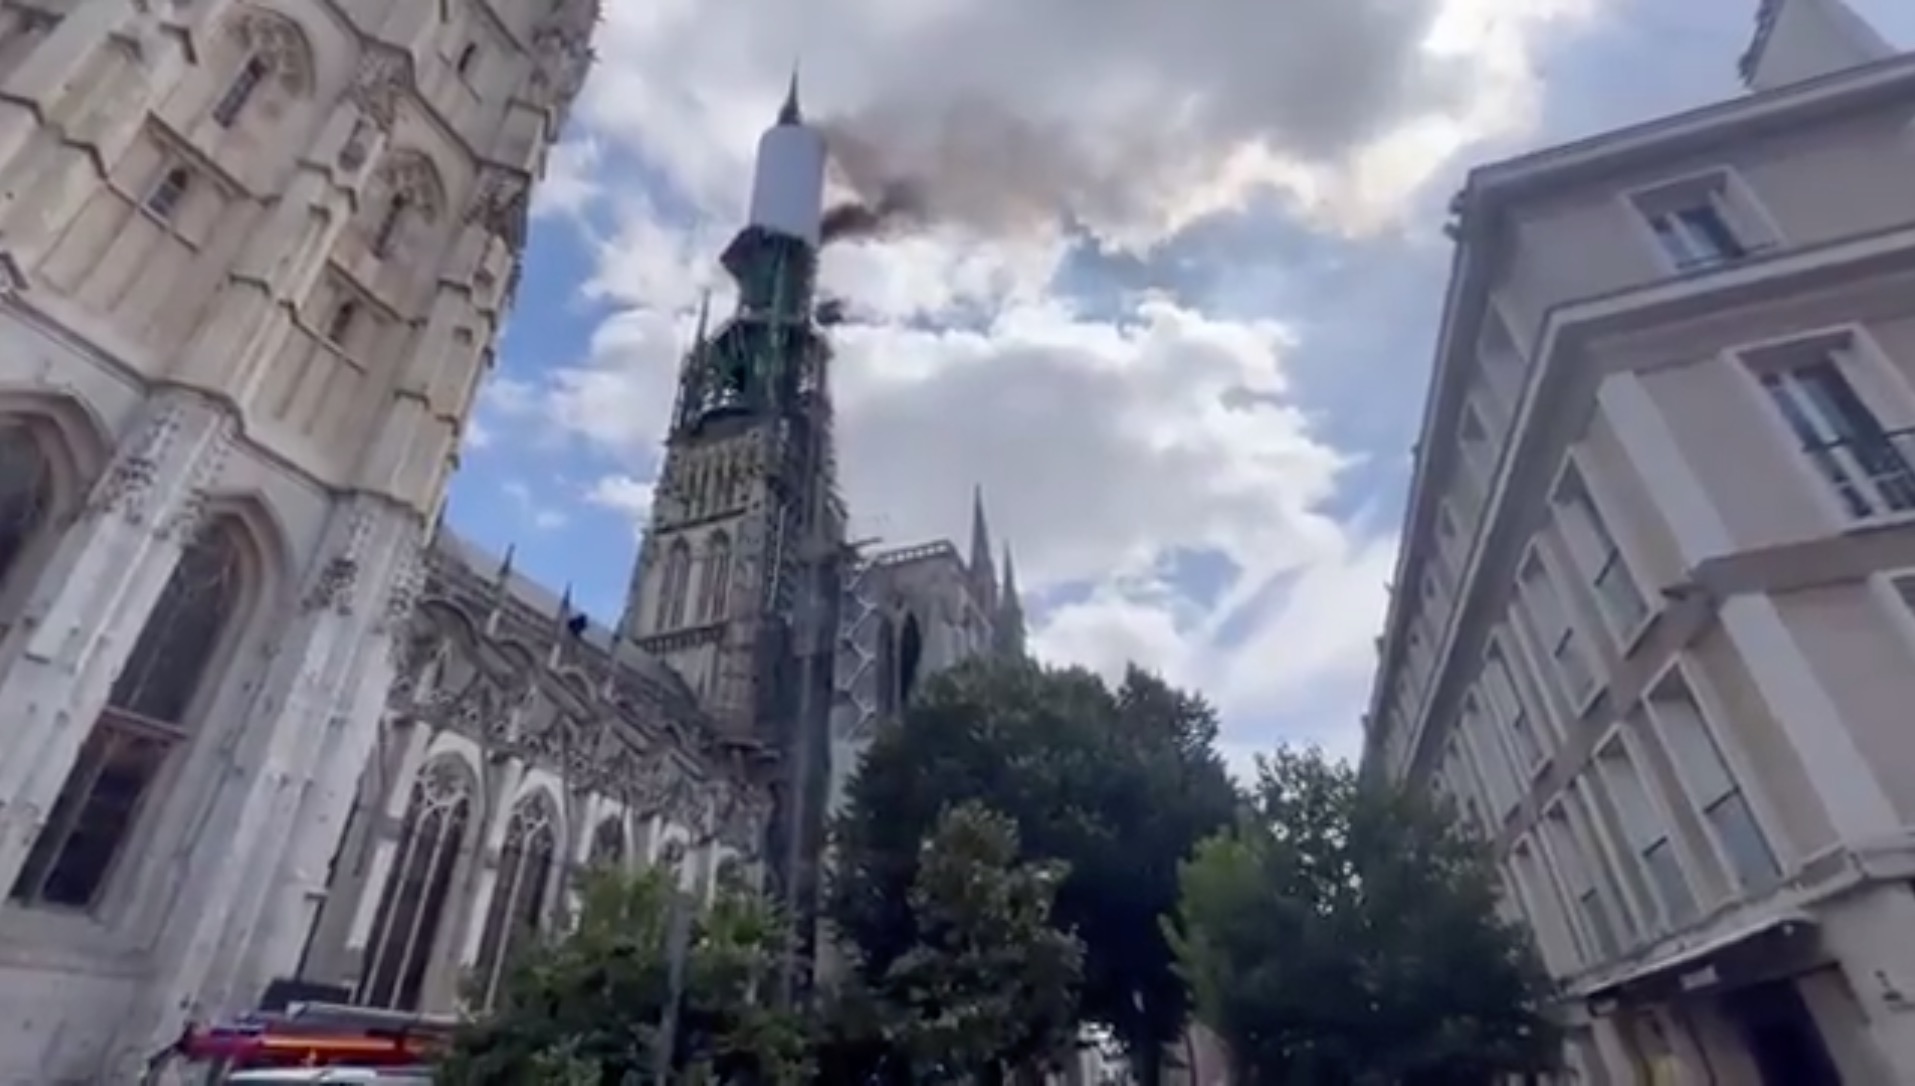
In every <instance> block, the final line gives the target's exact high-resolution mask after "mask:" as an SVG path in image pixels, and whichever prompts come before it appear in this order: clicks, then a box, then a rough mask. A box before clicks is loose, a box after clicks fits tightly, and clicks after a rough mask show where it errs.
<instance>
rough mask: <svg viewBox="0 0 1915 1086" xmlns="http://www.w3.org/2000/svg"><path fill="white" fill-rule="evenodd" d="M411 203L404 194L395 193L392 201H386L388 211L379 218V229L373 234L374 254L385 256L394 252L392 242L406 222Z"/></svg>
mask: <svg viewBox="0 0 1915 1086" xmlns="http://www.w3.org/2000/svg"><path fill="white" fill-rule="evenodd" d="M410 202H411V201H409V200H408V199H407V198H406V194H405V193H403V192H395V193H393V194H392V199H390V200H387V201H386V209H385V211H384V212H382V213H380V216H379V229H378V230H376V231H374V232H373V236H372V251H373V252H375V253H377V254H378V255H380V256H385V255H386V254H387V253H389V252H391V251H392V241H393V239H394V238H395V237H397V236H398V235H399V227H400V225H401V224H402V223H403V222H404V221H405V217H406V207H407V205H408V204H409V203H410Z"/></svg>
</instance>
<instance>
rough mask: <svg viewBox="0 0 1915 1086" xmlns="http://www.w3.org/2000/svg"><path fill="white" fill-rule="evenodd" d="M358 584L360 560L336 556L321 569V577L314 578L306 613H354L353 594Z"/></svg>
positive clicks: (306, 602) (306, 603)
mask: <svg viewBox="0 0 1915 1086" xmlns="http://www.w3.org/2000/svg"><path fill="white" fill-rule="evenodd" d="M358 583H359V562H358V560H357V559H354V558H349V557H347V556H345V555H343V554H342V555H337V556H335V557H334V558H333V559H332V560H331V561H329V562H327V563H326V564H325V566H324V567H322V568H321V569H320V571H319V576H317V577H315V578H313V586H312V591H310V592H308V593H307V594H306V600H305V604H304V606H305V609H306V611H307V612H308V613H311V612H316V611H331V612H333V613H334V614H339V615H346V614H350V613H352V592H353V588H354V587H355V586H356V585H357V584H358Z"/></svg>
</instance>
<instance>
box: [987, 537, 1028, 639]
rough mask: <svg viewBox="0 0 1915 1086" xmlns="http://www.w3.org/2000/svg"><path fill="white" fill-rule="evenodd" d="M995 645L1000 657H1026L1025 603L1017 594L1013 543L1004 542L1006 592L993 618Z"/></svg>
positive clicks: (999, 601)
mask: <svg viewBox="0 0 1915 1086" xmlns="http://www.w3.org/2000/svg"><path fill="white" fill-rule="evenodd" d="M991 629H992V631H993V634H994V637H993V643H994V645H995V646H996V648H997V653H998V655H999V656H1007V657H1021V656H1023V655H1024V601H1023V600H1022V599H1021V598H1019V596H1018V592H1017V566H1016V564H1015V563H1014V561H1013V560H1012V558H1011V543H1010V541H1009V540H1005V542H1004V591H1003V595H1001V596H1000V597H998V604H997V614H996V615H994V616H992V622H991Z"/></svg>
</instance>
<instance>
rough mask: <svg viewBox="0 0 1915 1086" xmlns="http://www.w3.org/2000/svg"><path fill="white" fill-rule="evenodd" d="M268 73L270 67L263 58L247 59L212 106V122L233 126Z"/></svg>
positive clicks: (228, 126)
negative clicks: (216, 102) (217, 102)
mask: <svg viewBox="0 0 1915 1086" xmlns="http://www.w3.org/2000/svg"><path fill="white" fill-rule="evenodd" d="M269 73H270V69H269V68H268V67H267V64H266V61H265V60H264V59H262V58H261V57H258V56H254V57H252V58H250V59H248V60H247V61H246V66H245V67H244V68H241V69H240V70H239V74H238V75H237V76H234V77H233V81H232V83H231V84H229V85H228V86H227V88H226V93H225V94H222V95H220V99H219V104H218V105H215V106H214V107H213V121H214V123H216V124H218V125H219V126H220V127H221V128H231V127H233V125H234V123H235V122H237V121H238V120H239V115H240V114H241V113H243V112H245V110H246V103H248V102H250V101H252V99H253V94H254V93H255V92H257V91H258V90H259V85H260V84H261V83H264V82H265V81H266V76H267V75H268V74H269Z"/></svg>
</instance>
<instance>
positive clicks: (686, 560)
mask: <svg viewBox="0 0 1915 1086" xmlns="http://www.w3.org/2000/svg"><path fill="white" fill-rule="evenodd" d="M691 570H692V551H691V548H690V547H688V546H686V545H685V541H684V540H682V539H676V540H673V541H672V545H671V546H670V547H669V548H668V549H667V550H666V551H665V567H664V568H663V569H662V570H660V571H659V577H658V629H659V632H661V633H663V632H664V631H666V630H675V629H677V628H678V627H680V626H682V625H684V624H685V592H686V590H687V589H688V588H689V587H690V581H691Z"/></svg>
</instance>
